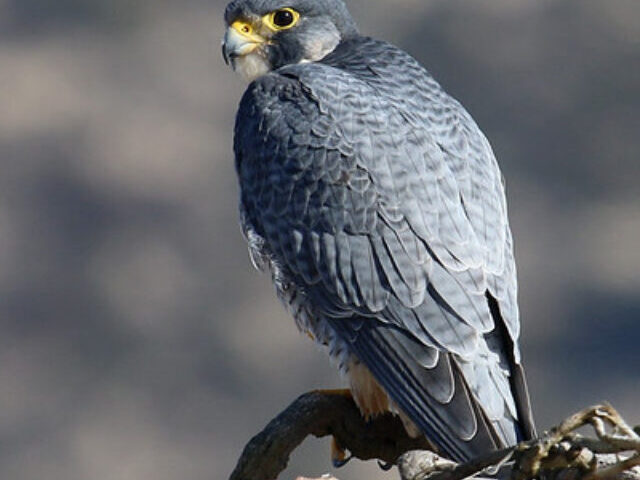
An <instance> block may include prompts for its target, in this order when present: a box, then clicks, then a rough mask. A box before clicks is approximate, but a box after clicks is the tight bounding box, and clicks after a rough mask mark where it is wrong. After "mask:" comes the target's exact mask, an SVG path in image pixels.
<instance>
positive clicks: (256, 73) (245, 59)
mask: <svg viewBox="0 0 640 480" xmlns="http://www.w3.org/2000/svg"><path fill="white" fill-rule="evenodd" d="M233 69H234V70H235V71H236V72H238V73H239V74H240V75H241V76H242V78H244V79H245V80H246V81H247V82H252V81H253V80H255V79H256V78H258V77H261V76H262V75H264V74H266V73H269V72H270V71H271V65H270V64H269V62H268V61H267V59H266V58H264V57H263V56H262V55H260V53H258V52H254V53H250V54H248V55H244V56H242V57H237V58H235V59H234V61H233Z"/></svg>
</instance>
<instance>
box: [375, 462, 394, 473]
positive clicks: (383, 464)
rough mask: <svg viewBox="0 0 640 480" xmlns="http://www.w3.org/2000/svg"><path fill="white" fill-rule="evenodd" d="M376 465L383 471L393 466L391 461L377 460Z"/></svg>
mask: <svg viewBox="0 0 640 480" xmlns="http://www.w3.org/2000/svg"><path fill="white" fill-rule="evenodd" d="M378 467H380V470H382V471H383V472H388V471H389V470H391V469H392V468H393V467H394V465H393V463H386V462H381V461H380V460H378Z"/></svg>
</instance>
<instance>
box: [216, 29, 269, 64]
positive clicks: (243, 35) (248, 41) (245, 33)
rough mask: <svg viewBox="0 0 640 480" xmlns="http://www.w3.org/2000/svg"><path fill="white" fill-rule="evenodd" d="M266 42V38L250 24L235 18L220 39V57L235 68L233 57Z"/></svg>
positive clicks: (246, 52)
mask: <svg viewBox="0 0 640 480" xmlns="http://www.w3.org/2000/svg"><path fill="white" fill-rule="evenodd" d="M264 43H266V39H265V38H264V37H262V36H261V35H258V34H257V33H254V29H253V27H252V26H251V24H249V23H247V22H245V21H242V20H236V21H235V22H233V23H232V24H231V25H230V26H229V27H227V31H226V32H225V34H224V39H223V40H222V57H223V58H224V61H225V63H226V64H227V65H229V64H231V66H232V67H234V68H235V59H236V58H238V57H244V56H245V55H249V54H250V53H252V52H253V51H254V50H256V49H257V48H258V47H260V46H261V45H263V44H264Z"/></svg>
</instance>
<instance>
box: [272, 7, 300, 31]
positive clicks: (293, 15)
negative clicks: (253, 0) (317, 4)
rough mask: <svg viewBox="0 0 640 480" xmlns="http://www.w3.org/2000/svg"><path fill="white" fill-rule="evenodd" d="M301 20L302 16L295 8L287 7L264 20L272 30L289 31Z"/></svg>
mask: <svg viewBox="0 0 640 480" xmlns="http://www.w3.org/2000/svg"><path fill="white" fill-rule="evenodd" d="M298 20H300V14H299V13H298V12H296V11H295V10H294V9H293V8H289V7H285V8H280V9H278V10H275V11H273V12H271V13H269V14H267V15H265V17H264V18H263V21H264V23H265V24H266V25H267V27H269V28H270V29H271V30H274V31H279V30H287V29H289V28H291V27H293V26H295V24H296V23H298Z"/></svg>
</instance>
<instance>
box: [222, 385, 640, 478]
mask: <svg viewBox="0 0 640 480" xmlns="http://www.w3.org/2000/svg"><path fill="white" fill-rule="evenodd" d="M585 425H591V426H592V427H593V429H594V431H595V438H591V437H584V436H582V435H579V434H577V433H576V430H577V429H579V428H581V427H583V426H585ZM308 435H314V436H315V437H324V436H327V435H332V436H333V437H334V439H335V440H336V442H337V443H338V445H340V446H341V447H343V448H345V449H348V450H349V451H350V452H351V454H352V456H354V457H356V458H359V459H361V460H369V459H378V460H381V461H382V462H385V463H386V464H389V465H392V464H393V465H397V466H398V470H399V472H400V476H401V478H402V480H462V479H465V478H469V477H476V478H478V476H479V475H482V476H485V477H486V476H495V474H496V471H497V470H498V469H499V471H500V475H499V476H500V477H501V478H506V477H507V476H510V477H511V478H512V479H513V480H531V479H534V478H545V479H550V480H640V469H639V468H638V466H640V437H639V436H638V434H637V433H636V430H634V429H632V428H631V427H629V426H628V425H627V424H626V423H625V422H624V420H623V419H622V417H621V416H620V415H619V414H618V412H616V411H615V410H614V409H613V408H612V407H611V406H609V405H600V406H595V407H591V408H587V409H585V410H583V411H581V412H578V413H577V414H575V415H572V416H571V417H569V418H568V419H566V420H565V421H564V422H562V423H561V424H560V425H559V426H557V427H554V428H552V429H551V430H550V431H549V432H546V433H545V434H544V435H543V436H541V437H540V438H538V439H534V440H530V441H527V442H522V443H521V444H519V445H516V446H514V447H510V448H506V449H503V450H500V451H493V452H488V453H486V454H484V455H482V456H480V457H478V458H476V459H474V460H472V461H470V462H467V463H464V464H457V463H455V462H452V461H450V460H446V459H443V458H442V457H439V456H438V455H436V454H435V453H433V452H430V451H428V450H426V449H428V448H429V444H428V442H427V441H426V440H425V439H424V438H418V439H413V438H410V437H409V436H408V435H407V433H406V431H405V429H404V427H403V425H402V422H401V421H400V420H399V418H397V417H395V416H393V415H390V414H389V415H382V416H379V417H377V418H375V419H373V420H370V421H365V420H364V419H363V417H362V415H361V414H360V411H359V410H358V408H357V406H356V405H355V403H354V402H353V400H352V399H351V398H350V397H348V396H344V395H335V394H328V393H324V392H312V393H308V394H305V395H302V396H301V397H299V398H298V399H297V400H296V401H295V402H293V403H292V404H291V405H290V406H289V407H288V408H287V409H286V410H284V411H283V412H282V413H281V414H279V415H278V416H277V417H276V418H275V419H273V420H272V421H271V422H270V423H269V424H268V425H267V427H266V428H265V429H264V430H263V431H262V432H261V433H259V434H258V435H256V436H255V437H254V438H253V439H252V440H251V441H250V442H249V444H247V446H246V447H245V449H244V451H243V453H242V456H241V457H240V460H239V461H238V464H237V466H236V468H235V470H234V471H233V473H232V474H231V477H230V480H275V479H276V478H277V477H278V475H279V474H280V473H281V472H282V471H283V470H284V469H285V468H286V466H287V463H288V461H289V457H290V455H291V453H292V452H293V450H295V448H296V447H297V446H298V445H299V444H300V443H302V441H303V440H304V439H305V438H306V437H307V436H308Z"/></svg>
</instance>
